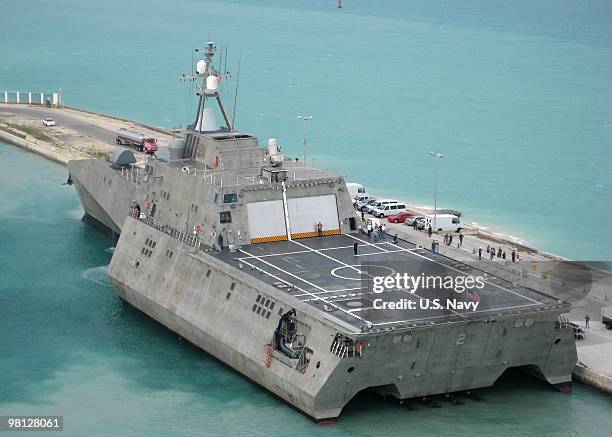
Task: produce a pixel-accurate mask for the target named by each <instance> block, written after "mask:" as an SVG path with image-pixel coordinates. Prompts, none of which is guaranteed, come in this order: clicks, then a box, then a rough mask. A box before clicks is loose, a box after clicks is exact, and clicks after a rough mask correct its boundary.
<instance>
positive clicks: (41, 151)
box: [0, 128, 70, 165]
mask: <svg viewBox="0 0 612 437" xmlns="http://www.w3.org/2000/svg"><path fill="white" fill-rule="evenodd" d="M0 139H1V140H3V141H6V142H7V143H10V144H14V145H16V146H19V147H21V148H23V149H26V150H29V151H30V152H33V153H36V154H37V155H41V156H43V157H45V158H47V159H50V160H52V161H55V162H57V163H58V164H62V165H66V164H67V163H68V161H69V159H70V158H69V157H67V156H63V155H62V154H61V153H59V151H57V150H54V149H53V146H50V145H48V144H44V145H43V144H41V143H40V142H38V141H36V140H34V139H30V138H29V137H28V135H24V136H23V137H22V136H21V135H19V136H18V135H16V134H12V133H10V132H7V131H5V130H3V129H2V128H0Z"/></svg>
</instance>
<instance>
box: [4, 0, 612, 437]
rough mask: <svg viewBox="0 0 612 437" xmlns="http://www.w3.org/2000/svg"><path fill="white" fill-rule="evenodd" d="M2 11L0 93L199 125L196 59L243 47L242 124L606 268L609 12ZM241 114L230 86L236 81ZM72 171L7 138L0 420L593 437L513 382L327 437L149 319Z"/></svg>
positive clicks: (362, 403)
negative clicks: (90, 216)
mask: <svg viewBox="0 0 612 437" xmlns="http://www.w3.org/2000/svg"><path fill="white" fill-rule="evenodd" d="M344 4H345V8H344V9H342V10H340V11H339V10H337V9H336V8H335V1H333V0H325V1H324V0H312V1H308V2H304V1H302V2H298V1H296V0H284V1H280V0H277V1H264V0H262V1H256V0H250V1H228V2H221V1H219V2H208V1H200V0H176V1H173V2H167V1H162V0H149V1H145V0H122V1H119V0H105V1H100V2H83V1H75V0H64V1H61V2H55V3H53V4H52V5H51V4H50V3H49V2H46V1H42V0H27V1H21V0H3V1H0V54H1V55H2V56H1V57H0V91H3V90H18V89H19V90H23V91H28V90H33V91H34V90H36V91H38V90H44V91H47V90H51V89H58V88H60V87H61V88H62V91H63V95H64V99H65V102H66V103H67V104H69V105H73V106H80V107H86V108H88V109H92V110H98V111H102V112H107V113H111V114H115V115H119V116H125V117H129V118H134V119H137V120H140V121H143V122H147V123H150V124H154V125H158V126H176V125H185V124H186V123H187V122H191V121H192V120H191V118H192V114H193V111H194V110H195V106H194V101H193V99H192V98H191V97H190V96H191V93H192V90H191V89H190V88H189V86H187V85H185V84H183V83H180V82H179V81H177V80H176V79H177V77H178V75H179V74H181V73H184V72H188V71H189V69H190V67H191V51H192V48H193V47H197V46H202V45H203V43H204V42H205V41H206V40H208V39H214V40H216V41H217V42H219V43H220V44H223V46H226V47H228V48H229V50H228V53H229V62H228V68H229V69H231V70H232V71H234V73H235V72H236V69H237V64H238V59H239V57H240V55H241V56H242V61H241V72H240V83H239V93H238V106H237V108H236V122H237V127H238V128H239V129H241V130H243V131H247V132H251V133H254V134H256V135H257V136H259V137H260V139H261V140H262V142H263V141H265V140H266V139H267V138H269V137H275V138H278V139H279V141H280V142H281V144H282V145H283V147H284V151H285V153H286V154H287V155H290V156H295V155H298V156H301V154H302V146H301V142H302V125H301V122H299V121H298V120H297V119H296V116H297V115H305V114H308V115H312V116H313V117H314V119H313V121H312V122H311V124H310V125H309V126H308V138H309V143H308V144H309V145H308V156H309V159H314V160H315V161H316V162H317V163H318V164H321V165H323V166H326V167H331V168H335V169H340V170H341V171H342V173H344V174H347V175H348V177H349V179H350V180H353V181H359V182H362V183H363V184H365V185H366V187H367V188H368V189H369V190H370V191H372V192H376V193H385V194H388V195H393V196H397V197H401V198H403V199H406V200H408V201H411V202H414V203H422V204H431V203H432V201H433V199H432V198H433V180H432V162H431V161H430V158H429V151H430V150H435V151H439V152H441V153H443V154H444V155H445V157H444V159H443V160H442V161H441V162H440V174H439V187H440V191H439V193H438V199H439V203H440V204H441V205H442V206H444V207H454V208H457V209H460V210H462V211H463V212H464V214H465V216H466V217H467V219H468V221H477V222H479V223H481V224H484V225H487V226H489V227H491V228H493V229H499V230H501V231H504V232H507V233H509V234H511V235H515V236H517V237H520V238H522V239H524V240H525V241H526V242H527V243H528V244H532V245H534V246H536V247H538V248H542V249H544V250H549V251H553V252H556V253H559V254H561V255H565V256H568V257H572V258H576V259H584V260H611V259H612V251H611V249H610V246H611V244H612V229H611V226H610V219H609V217H610V215H611V213H612V188H611V187H612V171H611V162H612V161H611V158H612V148H611V147H610V146H611V135H610V129H612V128H611V126H612V121H611V120H612V117H611V115H612V106H611V105H610V101H611V97H612V92H611V90H612V86H611V85H610V83H611V82H610V77H611V73H612V6H610V3H609V2H608V1H595V0H593V1H589V2H586V3H583V2H576V1H572V0H558V1H544V0H542V1H536V2H534V1H527V0H515V1H507V0H506V1H501V0H489V1H485V0H465V1H461V2H454V1H450V0H449V1H444V2H442V1H429V2H416V1H409V0H405V1H400V0H386V1H367V2H366V1H350V0H345V1H344ZM225 86H226V89H225V91H224V93H225V96H224V100H225V101H226V103H227V104H228V105H229V107H230V108H231V107H232V103H233V100H234V95H233V94H234V89H235V86H236V81H235V74H234V77H233V78H232V79H229V80H227V81H226V83H225ZM65 179H66V171H65V169H64V168H63V167H61V166H58V165H56V164H54V163H51V162H49V161H47V160H44V159H43V158H40V157H38V156H35V155H32V154H29V153H26V152H24V151H22V150H20V149H17V148H15V147H13V146H9V145H6V144H4V143H0V278H1V279H2V280H1V281H0V415H9V414H60V415H64V417H65V432H64V435H69V436H81V435H84V434H85V433H91V434H95V435H110V434H115V435H125V436H152V435H217V434H227V435H241V434H250V435H289V434H290V435H296V436H301V435H319V434H326V435H343V434H346V433H351V434H352V435H364V436H365V435H377V436H378V435H409V434H414V435H432V436H434V435H436V436H437V435H445V434H450V433H453V434H455V435H468V434H469V435H482V436H489V435H498V436H515V435H526V436H528V435H540V436H541V435H554V436H575V435H579V436H590V435H601V433H602V430H605V429H610V428H611V427H612V416H611V415H610V411H612V400H611V398H610V397H609V396H605V395H602V394H600V393H598V392H596V391H594V390H592V389H590V388H588V387H586V386H584V385H581V384H576V386H575V390H574V392H573V394H571V395H561V394H559V393H557V392H555V391H553V390H551V389H550V387H548V386H547V385H546V384H541V383H539V382H537V381H535V380H533V379H531V378H527V377H525V376H523V375H521V374H509V375H506V376H505V377H504V378H503V379H502V380H501V381H500V382H499V383H498V385H497V386H496V387H494V388H493V389H487V390H484V393H483V396H484V397H485V398H486V401H484V402H468V403H467V404H466V405H463V406H457V407H452V406H448V405H447V406H444V407H443V408H439V409H429V408H424V407H419V408H418V409H417V410H416V411H407V410H405V409H401V408H398V407H395V406H393V405H388V404H383V403H382V402H381V401H380V399H378V398H376V397H373V396H368V395H363V396H359V397H358V398H357V399H355V400H354V401H353V402H351V403H350V404H349V406H347V408H346V409H345V411H344V413H343V416H342V417H341V419H340V420H339V421H338V423H337V424H336V425H334V426H332V427H327V428H322V427H319V426H315V425H313V423H312V421H311V420H310V419H308V418H307V417H305V416H303V415H302V414H301V413H299V412H297V411H296V410H294V409H293V408H291V407H289V406H288V405H287V404H285V403H284V402H282V401H280V400H278V399H276V398H275V397H273V396H271V395H270V394H268V393H267V392H265V391H263V390H262V389H260V388H258V387H257V386H255V385H253V384H252V383H250V382H249V381H248V380H246V379H244V378H243V377H241V376H240V375H238V374H236V373H235V372H233V371H232V370H231V369H228V368H227V367H225V366H224V365H222V364H220V363H219V362H217V361H216V360H214V359H212V358H210V357H209V356H208V355H206V354H205V353H204V352H202V351H200V350H198V349H197V348H195V347H193V346H191V345H189V344H186V343H185V342H181V341H180V340H179V338H178V337H177V336H176V335H175V334H173V333H171V332H169V331H168V330H166V329H165V328H163V327H162V326H160V325H159V324H157V323H155V322H153V321H152V320H151V319H149V318H147V317H146V316H144V315H143V314H141V313H139V312H138V311H136V310H134V309H132V308H131V307H129V306H126V305H123V304H121V302H120V300H119V299H118V298H117V297H116V296H115V294H114V292H113V291H112V288H111V287H110V284H109V282H108V279H107V278H106V276H105V269H106V268H107V266H108V263H109V261H110V257H111V256H112V250H113V247H112V242H111V241H109V240H108V239H107V238H106V237H105V236H104V235H102V234H100V233H98V232H97V231H95V230H94V229H92V228H91V227H89V226H87V225H85V224H84V223H83V222H82V221H81V220H80V219H81V216H82V209H81V207H80V204H79V201H78V197H77V195H76V193H75V191H74V188H73V187H68V186H62V185H61V184H62V183H63V182H64V181H65Z"/></svg>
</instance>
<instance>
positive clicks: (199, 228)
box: [193, 225, 202, 234]
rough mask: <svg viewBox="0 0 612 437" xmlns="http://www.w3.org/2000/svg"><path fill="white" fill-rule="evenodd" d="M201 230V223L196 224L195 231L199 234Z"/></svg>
mask: <svg viewBox="0 0 612 437" xmlns="http://www.w3.org/2000/svg"><path fill="white" fill-rule="evenodd" d="M201 230H202V228H201V227H200V225H195V226H194V227H193V232H195V233H196V234H197V233H198V232H200V231H201Z"/></svg>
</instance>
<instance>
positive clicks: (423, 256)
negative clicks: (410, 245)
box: [390, 243, 541, 305]
mask: <svg viewBox="0 0 612 437" xmlns="http://www.w3.org/2000/svg"><path fill="white" fill-rule="evenodd" d="M390 244H391V245H392V246H394V247H397V248H398V249H402V251H404V252H408V253H410V254H412V255H414V256H418V257H419V258H423V259H426V260H427V261H431V262H432V263H435V264H438V265H440V266H443V267H446V268H448V269H450V270H454V271H456V272H459V273H461V274H465V272H463V271H461V270H459V269H456V268H455V267H451V266H447V265H446V264H442V263H441V262H438V261H436V260H435V259H431V258H427V257H426V256H425V255H421V254H420V253H416V252H411V251H410V250H408V249H404V248H403V247H401V246H398V245H397V244H394V243H390ZM451 259H452V258H451ZM472 268H473V267H472ZM485 283H486V284H489V285H492V286H494V287H497V288H499V289H501V290H504V291H507V292H508V293H511V294H514V295H516V296H519V297H522V298H523V299H525V300H528V301H530V302H535V303H537V304H538V305H540V304H541V302H538V301H537V300H535V299H531V298H530V297H527V296H523V295H522V294H521V293H517V292H516V291H512V290H509V289H507V288H505V287H502V286H501V285H497V284H494V283H493V282H490V281H485Z"/></svg>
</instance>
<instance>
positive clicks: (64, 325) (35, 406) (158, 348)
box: [0, 143, 612, 437]
mask: <svg viewBox="0 0 612 437" xmlns="http://www.w3.org/2000/svg"><path fill="white" fill-rule="evenodd" d="M65 180H66V170H65V169H64V168H63V167H61V166H59V165H56V164H54V163H52V162H49V161H47V160H45V159H43V158H41V157H38V156H36V155H32V154H30V153H27V152H25V151H22V150H21V149H18V148H16V147H14V146H10V145H7V144H4V143H0V186H2V190H0V242H1V244H2V246H1V247H2V250H1V251H0V269H1V270H0V271H1V273H2V275H1V277H2V281H1V282H0V416H2V415H15V414H37V415H55V414H57V415H63V416H64V429H65V431H64V433H63V435H67V436H82V435H85V434H88V435H89V434H91V435H121V436H157V435H159V436H169V435H177V436H178V435H180V436H183V435H184V436H189V435H194V436H195V435H221V434H224V435H261V436H273V435H294V436H303V435H323V434H325V435H332V436H336V435H344V434H347V433H350V434H352V435H356V436H369V435H372V436H380V435H394V436H395V435H397V436H405V435H430V436H438V435H448V434H451V433H452V434H454V435H472V436H489V435H497V436H500V437H502V436H516V435H525V436H530V435H539V436H548V435H550V436H591V435H601V430H602V429H606V427H607V429H610V427H612V416H611V415H610V411H612V397H610V396H605V395H603V394H601V393H599V392H596V391H595V390H592V389H590V388H588V387H587V386H584V385H581V384H576V385H575V390H574V392H573V393H572V394H571V395H563V394H561V393H558V392H556V391H554V390H553V389H551V388H550V387H549V386H548V385H547V384H544V383H540V382H539V381H536V380H534V379H531V378H528V377H526V376H523V375H521V374H510V375H506V376H505V377H504V378H503V379H502V380H501V381H500V382H499V384H498V385H497V386H496V387H495V388H494V389H487V390H484V391H483V396H484V397H485V399H486V400H485V401H484V402H473V401H468V403H467V404H466V405H462V406H456V407H453V406H450V405H445V406H444V407H442V408H438V409H430V408H426V407H419V409H418V410H416V411H407V410H405V409H402V408H399V407H396V406H394V405H391V404H384V403H383V402H382V401H381V400H380V399H379V398H377V397H375V396H371V395H363V396H359V397H358V398H357V399H355V400H354V401H353V402H351V403H350V404H349V406H348V407H346V409H345V411H344V414H343V416H342V417H341V419H340V420H339V421H338V422H337V423H336V424H335V425H333V426H331V427H321V426H318V425H314V424H313V422H312V421H311V420H310V419H308V418H307V417H305V416H304V415H302V414H301V413H299V412H297V411H296V410H294V409H293V408H291V407H289V406H288V405H287V404H285V403H284V402H282V401H280V400H278V399H277V398H275V397H274V396H272V395H270V394H268V393H267V392H265V391H263V390H262V389H260V388H258V387H257V386H255V385H254V384H252V383H250V382H249V381H248V380H246V379H245V378H243V377H241V376H239V375H238V374H236V373H234V372H233V371H232V370H230V369H228V368H227V367H225V366H224V365H222V364H220V363H219V362H217V361H216V360H214V359H212V358H210V357H209V356H208V355H206V354H205V353H204V352H202V351H200V350H199V349H197V348H195V347H193V346H192V345H190V344H188V343H186V342H181V341H180V340H179V338H178V336H177V335H175V334H173V333H172V332H170V331H168V330H167V329H165V328H164V327H162V326H161V325H159V324H157V323H155V322H153V321H152V320H151V319H149V318H148V317H146V316H144V315H143V314H142V313H140V312H139V311H137V310H135V309H133V308H131V307H129V306H127V305H125V304H122V303H121V301H120V300H119V298H118V297H116V295H115V294H114V292H113V291H112V288H111V286H110V284H109V282H108V279H107V278H106V276H105V269H106V268H107V266H108V263H109V260H110V257H111V252H112V246H111V241H109V240H108V239H107V238H106V237H105V236H104V235H102V234H100V233H98V232H97V231H95V230H94V229H92V228H91V227H90V226H88V225H86V224H84V223H83V222H82V221H81V219H80V218H81V214H82V210H81V208H80V205H79V201H78V199H77V197H76V195H75V192H74V188H73V187H68V186H62V185H61V184H62V182H64V181H65ZM415 406H417V405H416V404H415Z"/></svg>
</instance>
